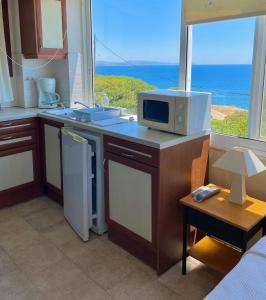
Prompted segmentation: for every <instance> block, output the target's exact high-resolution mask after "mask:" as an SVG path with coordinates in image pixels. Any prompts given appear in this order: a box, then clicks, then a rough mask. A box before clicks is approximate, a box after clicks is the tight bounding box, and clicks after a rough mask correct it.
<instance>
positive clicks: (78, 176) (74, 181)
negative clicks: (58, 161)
mask: <svg viewBox="0 0 266 300" xmlns="http://www.w3.org/2000/svg"><path fill="white" fill-rule="evenodd" d="M62 144H63V186H64V215H65V218H66V219H67V221H68V222H69V223H70V225H71V226H72V227H73V229H74V230H75V231H76V232H77V234H78V235H79V236H80V237H81V239H82V240H83V241H88V239H89V227H90V226H91V220H90V219H91V218H90V217H91V215H92V212H91V210H92V207H91V205H92V183H91V180H92V178H91V156H92V149H91V146H90V145H89V144H88V141H87V140H86V139H84V138H82V137H80V136H79V135H77V134H75V133H73V132H71V131H70V130H68V129H66V128H63V129H62Z"/></svg>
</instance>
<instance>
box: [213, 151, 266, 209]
mask: <svg viewBox="0 0 266 300" xmlns="http://www.w3.org/2000/svg"><path fill="white" fill-rule="evenodd" d="M213 167H215V168H220V169H223V170H226V171H229V172H232V173H233V179H232V183H231V193H230V198H229V200H230V201H231V202H233V203H236V204H240V205H243V204H244V203H245V201H246V184H245V176H247V177H251V176H254V175H256V174H258V173H261V172H263V171H265V170H266V168H265V166H264V164H263V163H262V162H261V161H260V160H259V158H258V157H257V156H256V155H255V154H254V152H252V151H251V150H249V149H246V148H241V147H234V148H233V149H232V150H229V151H228V152H226V153H225V154H224V155H223V156H222V157H221V158H219V159H218V160H217V161H216V162H215V163H214V164H213Z"/></svg>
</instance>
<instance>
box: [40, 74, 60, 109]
mask: <svg viewBox="0 0 266 300" xmlns="http://www.w3.org/2000/svg"><path fill="white" fill-rule="evenodd" d="M55 88H56V80H55V78H40V79H38V80H37V91H38V103H39V108H46V109H47V108H56V107H57V105H58V102H59V101H60V96H59V95H58V94H57V93H56V92H55Z"/></svg>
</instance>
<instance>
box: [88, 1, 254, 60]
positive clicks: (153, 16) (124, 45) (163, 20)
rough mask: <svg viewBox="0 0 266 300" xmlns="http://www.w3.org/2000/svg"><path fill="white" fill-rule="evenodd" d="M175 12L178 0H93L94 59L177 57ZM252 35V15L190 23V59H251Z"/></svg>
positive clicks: (178, 13)
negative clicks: (204, 22) (191, 56)
mask: <svg viewBox="0 0 266 300" xmlns="http://www.w3.org/2000/svg"><path fill="white" fill-rule="evenodd" d="M180 12H181V1H180V0H167V1H165V0H93V26H94V32H95V34H96V36H97V38H98V39H99V42H97V55H96V57H97V60H103V61H114V62H121V61H122V59H121V58H123V59H124V60H127V61H132V60H137V61H140V60H141V61H156V62H166V63H167V62H169V63H178V62H179V47H180V46H179V43H180V41H179V40H180V33H179V30H180V18H181V13H180ZM253 35H254V19H242V20H232V21H223V22H216V23H208V24H201V25H196V26H194V27H193V63H195V64H247V63H251V60H252V46H253V45H252V44H253ZM105 46H106V47H107V48H109V49H106V47H105ZM110 50H112V51H110ZM114 53H115V54H116V55H115V54H114ZM119 57H121V58H119Z"/></svg>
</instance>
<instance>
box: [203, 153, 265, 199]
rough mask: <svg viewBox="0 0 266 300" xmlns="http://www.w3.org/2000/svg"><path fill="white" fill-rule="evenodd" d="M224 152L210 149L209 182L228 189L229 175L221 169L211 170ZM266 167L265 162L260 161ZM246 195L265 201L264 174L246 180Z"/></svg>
mask: <svg viewBox="0 0 266 300" xmlns="http://www.w3.org/2000/svg"><path fill="white" fill-rule="evenodd" d="M224 152H225V151H224V150H220V149H214V148H211V149H210V164H209V166H210V167H209V182H211V183H214V184H217V185H220V186H224V187H228V188H230V183H231V174H230V173H229V172H226V171H224V170H221V169H217V168H213V167H212V165H213V164H214V162H215V161H216V160H217V159H218V158H220V157H221V156H222V155H223V154H224ZM262 161H263V163H264V164H265V165H266V160H262ZM246 186H247V193H248V195H249V196H251V197H255V198H257V199H260V200H264V201H266V172H263V173H261V174H258V175H256V176H253V177H250V178H246Z"/></svg>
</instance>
